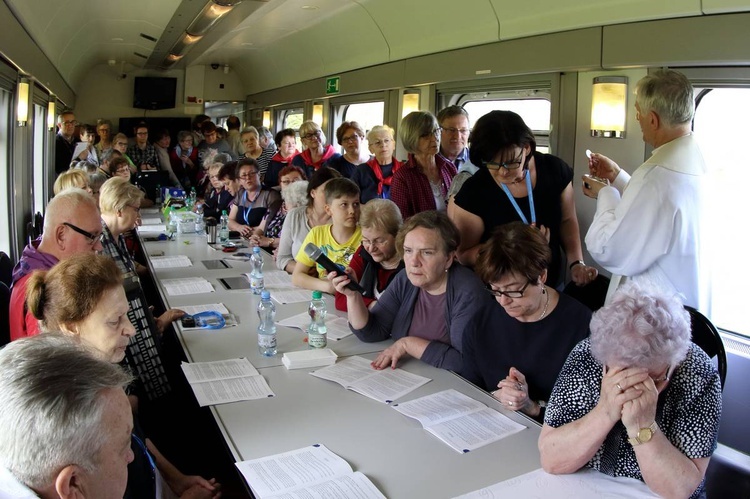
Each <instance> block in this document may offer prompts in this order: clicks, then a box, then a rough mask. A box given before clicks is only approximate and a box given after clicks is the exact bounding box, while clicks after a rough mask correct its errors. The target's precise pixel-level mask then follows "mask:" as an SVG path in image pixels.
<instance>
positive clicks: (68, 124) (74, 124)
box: [62, 120, 78, 126]
mask: <svg viewBox="0 0 750 499" xmlns="http://www.w3.org/2000/svg"><path fill="white" fill-rule="evenodd" d="M62 124H63V125H65V126H70V125H73V126H76V125H78V122H77V121H75V120H73V121H70V120H69V121H63V122H62Z"/></svg>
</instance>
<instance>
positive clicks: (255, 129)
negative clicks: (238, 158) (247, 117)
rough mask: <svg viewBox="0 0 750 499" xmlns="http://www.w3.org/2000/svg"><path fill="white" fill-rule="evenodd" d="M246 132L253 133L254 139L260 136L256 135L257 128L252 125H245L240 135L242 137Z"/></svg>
mask: <svg viewBox="0 0 750 499" xmlns="http://www.w3.org/2000/svg"><path fill="white" fill-rule="evenodd" d="M248 133H252V134H253V135H255V138H256V139H258V138H260V135H258V129H257V128H255V127H254V126H248V127H245V129H244V130H242V133H240V137H242V136H243V135H247V134H248Z"/></svg>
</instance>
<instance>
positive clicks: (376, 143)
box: [370, 139, 393, 147]
mask: <svg viewBox="0 0 750 499" xmlns="http://www.w3.org/2000/svg"><path fill="white" fill-rule="evenodd" d="M391 142H393V141H392V140H391V139H383V140H376V141H374V142H370V144H371V145H373V146H374V147H381V146H388V145H390V144H391Z"/></svg>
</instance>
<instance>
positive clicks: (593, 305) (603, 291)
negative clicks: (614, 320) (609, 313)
mask: <svg viewBox="0 0 750 499" xmlns="http://www.w3.org/2000/svg"><path fill="white" fill-rule="evenodd" d="M608 289H609V277H605V276H603V275H598V276H597V277H596V279H594V280H593V281H591V282H590V283H588V284H587V285H586V286H577V285H576V283H574V282H573V281H570V282H569V283H568V285H567V286H565V289H564V290H563V293H565V294H566V295H568V296H572V297H573V298H575V299H576V300H578V301H579V302H581V303H583V304H584V305H586V306H587V307H589V308H590V309H591V310H592V311H594V312H595V311H597V310H599V309H600V308H602V307H603V306H604V300H605V298H607V290H608Z"/></svg>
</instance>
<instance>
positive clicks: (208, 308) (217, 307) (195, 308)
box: [177, 303, 229, 315]
mask: <svg viewBox="0 0 750 499" xmlns="http://www.w3.org/2000/svg"><path fill="white" fill-rule="evenodd" d="M177 308H179V309H180V310H182V311H183V312H185V313H186V314H188V315H195V314H199V313H201V312H219V313H220V314H228V313H229V310H228V309H227V307H225V306H224V304H223V303H209V304H207V305H180V306H179V307H177Z"/></svg>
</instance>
